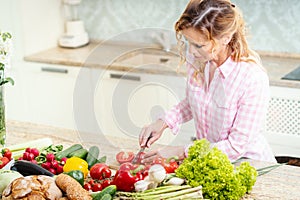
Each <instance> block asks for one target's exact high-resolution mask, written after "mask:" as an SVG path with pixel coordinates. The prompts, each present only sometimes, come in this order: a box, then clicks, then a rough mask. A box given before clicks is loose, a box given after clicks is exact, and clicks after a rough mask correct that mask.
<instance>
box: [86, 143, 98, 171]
mask: <svg viewBox="0 0 300 200" xmlns="http://www.w3.org/2000/svg"><path fill="white" fill-rule="evenodd" d="M99 152H100V151H99V148H98V147H97V146H91V147H90V148H89V152H88V154H87V156H86V162H87V163H88V165H89V169H90V168H91V167H92V166H93V165H94V164H96V162H97V159H98V156H99Z"/></svg>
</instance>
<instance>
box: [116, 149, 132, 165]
mask: <svg viewBox="0 0 300 200" xmlns="http://www.w3.org/2000/svg"><path fill="white" fill-rule="evenodd" d="M133 159H134V153H133V152H131V151H129V152H125V151H120V152H119V153H117V155H116V160H117V161H118V163H120V164H123V163H125V162H131V161H132V160H133Z"/></svg>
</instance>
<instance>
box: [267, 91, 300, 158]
mask: <svg viewBox="0 0 300 200" xmlns="http://www.w3.org/2000/svg"><path fill="white" fill-rule="evenodd" d="M270 89H271V99H270V103H269V109H268V114H267V123H266V133H265V136H266V138H267V140H268V142H269V143H270V145H271V147H272V150H273V152H274V154H275V155H276V156H281V155H288V156H295V157H299V155H300V89H298V88H287V87H276V86H271V87H270Z"/></svg>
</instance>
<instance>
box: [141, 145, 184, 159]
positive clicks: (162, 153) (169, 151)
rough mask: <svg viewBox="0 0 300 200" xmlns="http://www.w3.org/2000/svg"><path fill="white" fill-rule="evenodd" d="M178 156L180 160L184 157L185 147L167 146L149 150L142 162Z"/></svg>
mask: <svg viewBox="0 0 300 200" xmlns="http://www.w3.org/2000/svg"><path fill="white" fill-rule="evenodd" d="M173 156H178V158H179V160H183V159H184V147H183V146H166V147H163V148H160V149H156V150H153V151H149V152H147V153H145V154H144V155H143V157H142V160H141V161H142V163H153V161H154V160H155V159H156V158H159V157H163V158H171V157H173Z"/></svg>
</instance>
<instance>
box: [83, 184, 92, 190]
mask: <svg viewBox="0 0 300 200" xmlns="http://www.w3.org/2000/svg"><path fill="white" fill-rule="evenodd" d="M83 188H84V189H85V190H87V191H90V190H92V186H91V184H89V183H85V184H84V185H83Z"/></svg>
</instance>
